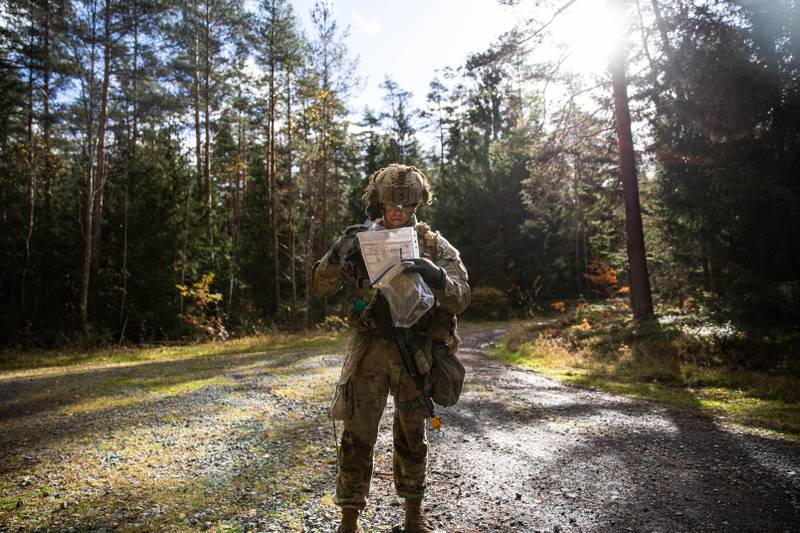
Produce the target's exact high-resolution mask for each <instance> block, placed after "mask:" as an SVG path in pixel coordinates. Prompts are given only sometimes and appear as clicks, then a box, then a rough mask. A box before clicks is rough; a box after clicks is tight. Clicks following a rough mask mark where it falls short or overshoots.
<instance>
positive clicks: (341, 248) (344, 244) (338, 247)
mask: <svg viewBox="0 0 800 533" xmlns="http://www.w3.org/2000/svg"><path fill="white" fill-rule="evenodd" d="M368 229H369V227H367V226H366V225H364V224H355V225H353V226H349V227H348V228H347V229H346V230H344V232H342V235H341V236H340V237H339V238H338V239H336V242H334V243H333V246H331V253H330V256H329V257H330V258H331V260H333V262H334V263H338V262H340V261H341V260H342V258H343V257H347V256H348V255H350V254H351V253H352V251H353V249H354V248H357V247H358V242H357V241H358V237H356V235H357V234H358V233H360V232H362V231H367V230H368Z"/></svg>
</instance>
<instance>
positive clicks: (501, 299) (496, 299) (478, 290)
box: [464, 287, 511, 320]
mask: <svg viewBox="0 0 800 533" xmlns="http://www.w3.org/2000/svg"><path fill="white" fill-rule="evenodd" d="M510 313H511V306H510V305H509V302H508V297H507V296H506V295H505V294H504V293H503V291H501V290H500V289H496V288H494V287H475V288H473V289H472V297H471V299H470V303H469V307H468V308H467V310H466V311H465V312H464V318H466V319H467V320H505V319H507V318H508V317H509V314H510Z"/></svg>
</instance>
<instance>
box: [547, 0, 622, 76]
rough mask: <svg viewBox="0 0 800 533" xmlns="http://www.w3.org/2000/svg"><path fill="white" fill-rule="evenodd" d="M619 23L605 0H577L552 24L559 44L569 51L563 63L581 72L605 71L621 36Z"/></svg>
mask: <svg viewBox="0 0 800 533" xmlns="http://www.w3.org/2000/svg"><path fill="white" fill-rule="evenodd" d="M620 22H621V21H620V18H619V17H618V16H616V15H615V13H614V12H613V11H612V9H611V8H609V7H608V5H607V4H606V2H605V1H603V0H582V1H578V2H576V3H575V4H574V5H573V6H571V7H570V8H569V9H567V10H566V11H565V12H564V13H563V14H562V15H561V16H560V17H558V19H556V21H554V25H553V36H554V39H555V41H556V43H557V44H559V45H561V46H563V47H564V49H565V51H566V52H567V53H568V57H567V59H566V61H565V62H564V65H563V66H564V67H565V68H567V69H569V70H570V71H572V72H575V73H578V74H598V73H601V72H603V71H605V70H606V69H607V67H608V58H609V54H610V53H611V51H612V50H613V48H614V45H615V43H616V42H617V39H619V37H620V32H621V28H620V26H621V24H620Z"/></svg>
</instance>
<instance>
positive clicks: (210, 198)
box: [203, 0, 216, 264]
mask: <svg viewBox="0 0 800 533" xmlns="http://www.w3.org/2000/svg"><path fill="white" fill-rule="evenodd" d="M204 35H205V69H204V70H205V72H204V74H205V87H204V89H205V90H204V98H205V101H204V107H205V117H204V118H205V124H204V127H205V146H204V149H203V150H204V154H203V177H204V181H205V192H206V210H207V217H206V220H207V230H208V246H209V250H210V253H211V262H212V264H216V262H215V260H214V190H213V187H212V186H211V2H210V0H207V1H206V22H205V33H204Z"/></svg>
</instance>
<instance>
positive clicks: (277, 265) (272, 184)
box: [268, 10, 281, 315]
mask: <svg viewBox="0 0 800 533" xmlns="http://www.w3.org/2000/svg"><path fill="white" fill-rule="evenodd" d="M273 16H274V10H273ZM274 28H275V22H274V19H273V22H272V30H271V31H270V49H271V55H272V57H270V72H269V162H268V163H269V165H268V169H269V219H270V226H271V228H270V230H271V232H270V234H271V242H272V269H273V273H272V274H273V290H274V295H273V296H274V299H273V306H274V311H275V314H276V315H277V314H278V313H280V310H281V261H280V255H279V254H280V243H279V242H278V183H277V176H276V168H275V159H276V158H275V100H276V95H275V61H276V58H275V54H274V51H275V42H274V39H275V36H274V32H275V30H274Z"/></svg>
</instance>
